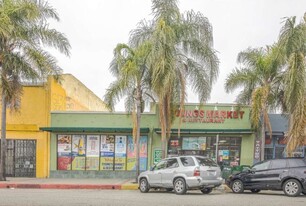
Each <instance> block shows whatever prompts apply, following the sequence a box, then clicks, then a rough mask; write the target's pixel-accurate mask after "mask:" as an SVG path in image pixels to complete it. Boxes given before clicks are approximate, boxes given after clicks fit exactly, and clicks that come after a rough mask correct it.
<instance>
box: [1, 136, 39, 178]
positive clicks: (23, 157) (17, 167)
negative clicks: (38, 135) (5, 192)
mask: <svg viewBox="0 0 306 206" xmlns="http://www.w3.org/2000/svg"><path fill="white" fill-rule="evenodd" d="M5 169H6V176H7V177H35V176H36V141H35V140H7V153H6V167H5Z"/></svg>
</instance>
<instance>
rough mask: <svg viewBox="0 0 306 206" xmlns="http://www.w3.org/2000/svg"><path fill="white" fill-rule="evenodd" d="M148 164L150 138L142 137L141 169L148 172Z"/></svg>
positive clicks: (140, 143) (140, 146) (140, 142)
mask: <svg viewBox="0 0 306 206" xmlns="http://www.w3.org/2000/svg"><path fill="white" fill-rule="evenodd" d="M147 162H148V137H147V136H141V137H140V140H139V169H140V170H141V171H143V170H147Z"/></svg>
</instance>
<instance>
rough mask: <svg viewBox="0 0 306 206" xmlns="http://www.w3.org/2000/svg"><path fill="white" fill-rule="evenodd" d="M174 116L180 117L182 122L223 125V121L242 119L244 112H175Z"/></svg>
mask: <svg viewBox="0 0 306 206" xmlns="http://www.w3.org/2000/svg"><path fill="white" fill-rule="evenodd" d="M176 116H177V117H182V120H183V122H193V123H224V121H225V119H243V117H244V111H227V110H221V111H219V110H177V111H176Z"/></svg>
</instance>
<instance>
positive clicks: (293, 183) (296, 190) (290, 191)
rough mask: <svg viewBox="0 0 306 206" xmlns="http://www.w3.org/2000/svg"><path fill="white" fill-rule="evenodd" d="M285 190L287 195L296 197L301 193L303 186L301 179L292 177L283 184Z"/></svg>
mask: <svg viewBox="0 0 306 206" xmlns="http://www.w3.org/2000/svg"><path fill="white" fill-rule="evenodd" d="M283 191H284V193H285V194H286V195H287V196H290V197H296V196H298V195H300V194H301V192H302V187H301V184H300V182H299V181H297V180H295V179H290V180H287V181H286V182H285V184H284V185H283Z"/></svg>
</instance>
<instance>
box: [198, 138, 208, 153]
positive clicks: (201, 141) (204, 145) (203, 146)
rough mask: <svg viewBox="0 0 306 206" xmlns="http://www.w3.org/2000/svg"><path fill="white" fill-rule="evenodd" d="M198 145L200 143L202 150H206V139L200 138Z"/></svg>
mask: <svg viewBox="0 0 306 206" xmlns="http://www.w3.org/2000/svg"><path fill="white" fill-rule="evenodd" d="M198 143H199V147H200V148H199V149H200V150H206V137H199V139H198Z"/></svg>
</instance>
